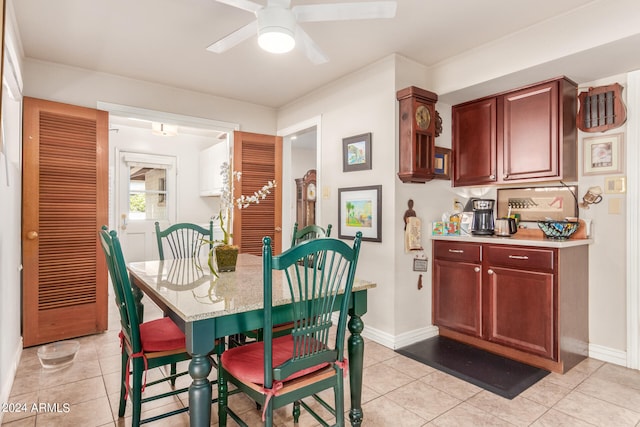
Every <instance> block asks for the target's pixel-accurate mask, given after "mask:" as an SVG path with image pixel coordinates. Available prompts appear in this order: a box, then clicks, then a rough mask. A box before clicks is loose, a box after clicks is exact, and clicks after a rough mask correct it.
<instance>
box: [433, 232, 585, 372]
mask: <svg viewBox="0 0 640 427" xmlns="http://www.w3.org/2000/svg"><path fill="white" fill-rule="evenodd" d="M433 249H434V252H433V253H434V255H433V323H434V325H437V326H439V328H440V334H441V335H444V336H448V337H450V338H454V339H457V340H459V341H463V342H466V343H468V344H472V345H475V346H477V347H481V348H484V349H486V350H489V351H492V352H494V353H498V354H501V355H504V356H506V357H510V358H513V359H516V360H519V361H521V362H524V363H529V364H531V365H535V366H539V367H541V368H545V369H549V370H552V371H555V372H565V371H566V370H568V369H570V368H571V367H573V366H574V365H575V364H577V363H578V362H579V361H580V360H582V359H584V358H585V357H586V356H587V343H588V268H587V262H588V246H586V245H584V246H572V247H567V248H545V247H542V248H541V247H528V246H516V245H503V244H488V243H482V244H480V243H466V242H455V241H439V240H436V241H434V247H433Z"/></svg>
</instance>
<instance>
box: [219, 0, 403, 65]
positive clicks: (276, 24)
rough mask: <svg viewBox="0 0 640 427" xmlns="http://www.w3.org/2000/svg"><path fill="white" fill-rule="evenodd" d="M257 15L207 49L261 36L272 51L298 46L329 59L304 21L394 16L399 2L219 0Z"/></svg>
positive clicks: (262, 44)
mask: <svg viewBox="0 0 640 427" xmlns="http://www.w3.org/2000/svg"><path fill="white" fill-rule="evenodd" d="M216 1H218V2H219V3H224V4H226V5H229V6H233V7H237V8H239V9H242V10H246V11H248V12H253V13H254V14H255V15H256V20H254V21H252V22H250V23H249V24H247V25H245V26H244V27H242V28H240V29H238V30H236V31H234V32H232V33H231V34H229V35H228V36H226V37H223V38H222V39H220V40H218V41H217V42H215V43H213V44H212V45H211V46H209V47H208V48H207V50H208V51H211V52H215V53H222V52H225V51H226V50H228V49H231V48H232V47H234V46H236V45H237V44H239V43H240V42H242V41H244V40H246V39H248V38H249V37H252V36H254V35H256V34H257V35H258V44H259V45H260V47H262V48H263V49H264V50H266V51H268V52H272V53H285V52H289V51H290V50H291V49H293V48H294V47H295V46H298V47H299V48H301V49H302V50H303V51H304V53H305V55H306V56H307V57H308V58H309V59H310V60H311V61H312V62H313V63H315V64H322V63H324V62H327V61H328V60H329V59H328V58H327V56H326V55H325V54H324V53H323V52H322V50H321V49H320V48H319V47H318V45H317V44H316V43H315V42H314V41H313V40H312V39H311V37H309V35H308V34H307V33H306V32H305V31H304V30H303V29H302V27H301V26H300V25H299V23H300V22H320V21H344V20H357V19H381V18H393V17H394V16H395V14H396V2H395V1H369V2H360V3H355V2H351V3H333V4H311V5H300V6H294V7H291V0H268V1H267V5H266V6H263V5H261V4H258V3H255V2H253V1H251V0H216Z"/></svg>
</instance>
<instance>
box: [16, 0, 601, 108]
mask: <svg viewBox="0 0 640 427" xmlns="http://www.w3.org/2000/svg"><path fill="white" fill-rule="evenodd" d="M255 1H256V2H257V3H261V4H264V3H266V0H255ZM350 1H362V0H350ZM592 1H593V0H519V1H514V0H482V1H480V0H398V9H397V15H396V18H394V19H389V20H371V21H350V22H322V23H304V24H301V25H302V26H303V28H304V29H305V31H306V32H307V33H308V34H309V35H310V36H311V37H312V38H313V39H314V41H315V42H316V43H317V45H318V46H319V47H320V48H321V49H322V50H323V51H324V53H325V54H326V55H327V56H328V57H329V62H328V63H325V64H322V65H313V64H312V63H311V62H310V61H309V60H308V59H307V58H306V57H305V56H304V55H303V54H302V52H300V51H298V50H294V51H293V52H291V53H289V54H284V55H274V54H269V53H266V52H264V51H262V50H260V48H259V47H258V46H257V40H256V37H252V38H250V39H249V40H247V41H245V42H243V43H241V44H240V45H238V46H236V47H234V48H232V49H231V50H229V51H227V52H225V53H222V54H215V53H211V52H208V51H207V50H206V48H207V46H209V45H210V44H211V43H213V42H214V41H216V40H218V39H220V38H222V37H224V36H225V35H227V34H229V33H231V32H232V31H234V30H236V29H237V28H239V27H241V26H243V25H245V24H247V23H248V22H250V21H251V20H253V19H255V17H254V16H253V14H251V13H249V12H246V11H243V10H240V9H236V8H233V7H230V6H227V5H224V4H221V3H218V2H216V1H215V0H133V1H132V0H89V1H87V0H55V1H52V0H14V9H15V13H16V20H17V24H18V29H19V34H20V38H21V41H22V46H23V50H24V52H23V53H24V56H25V57H26V58H31V59H36V60H43V61H50V62H55V63H60V64H67V65H70V66H74V67H80V68H85V69H89V70H96V71H101V72H106V73H112V74H117V75H121V76H126V77H130V78H134V79H141V80H146V81H151V82H156V83H161V84H165V85H169V86H174V87H179V88H185V89H189V90H194V91H198V92H204V93H208V94H212V95H218V96H223V97H227V98H233V99H238V100H243V101H248V102H253V103H256V104H261V105H266V106H270V107H280V106H282V105H285V104H287V103H288V102H291V101H293V100H295V99H297V98H298V97H300V96H302V95H304V94H306V93H309V92H311V91H313V90H314V89H316V88H318V87H321V86H323V85H325V84H327V83H329V82H331V81H332V80H334V79H336V78H339V77H341V76H343V75H346V74H348V73H350V72H352V71H354V70H357V69H360V68H362V67H364V66H366V65H368V64H371V63H373V62H375V61H377V60H379V59H381V58H384V57H386V56H388V55H390V54H392V53H398V54H401V55H402V56H405V57H408V58H411V59H413V60H415V61H417V62H418V63H421V64H423V65H425V66H433V65H435V64H438V63H441V62H442V61H446V60H447V59H448V58H451V57H453V56H455V55H459V54H461V53H463V52H466V51H469V50H471V49H474V48H476V47H478V46H480V45H484V44H487V43H491V42H493V41H496V40H498V39H501V38H503V37H505V36H507V35H509V34H511V33H514V32H517V31H519V30H521V29H523V28H526V27H529V26H532V25H535V24H538V23H540V22H543V21H545V20H548V19H551V18H553V17H555V16H557V15H559V14H564V13H567V12H568V11H570V10H572V9H574V8H579V7H581V6H583V5H585V4H588V3H591V2H592ZM332 2H339V0H332ZM314 3H330V2H326V1H322V0H293V4H294V5H300V4H314Z"/></svg>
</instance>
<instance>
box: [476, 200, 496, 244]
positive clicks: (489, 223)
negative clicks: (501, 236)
mask: <svg viewBox="0 0 640 427" xmlns="http://www.w3.org/2000/svg"><path fill="white" fill-rule="evenodd" d="M494 204H495V200H492V199H474V200H473V201H472V208H473V222H472V224H471V234H477V235H480V236H486V235H492V234H493V229H494V221H493V205H494Z"/></svg>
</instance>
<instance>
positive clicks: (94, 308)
mask: <svg viewBox="0 0 640 427" xmlns="http://www.w3.org/2000/svg"><path fill="white" fill-rule="evenodd" d="M108 157H109V156H108V113H107V112H105V111H99V110H93V109H90V108H84V107H77V106H72V105H67V104H60V103H56V102H50V101H44V100H39V99H34V98H26V97H25V98H24V104H23V172H22V174H23V176H22V264H23V268H24V270H23V276H22V283H23V298H22V299H23V306H22V319H23V321H22V334H23V341H24V346H25V347H29V346H33V345H37V344H41V343H45V342H51V341H57V340H61V339H67V338H72V337H78V336H82V335H88V334H91V333H96V332H100V331H104V330H106V329H107V299H108V290H107V286H108V282H107V267H106V262H105V258H104V254H102V252H101V249H100V247H99V245H98V228H99V227H100V226H101V225H103V224H107V223H108V162H109V160H108Z"/></svg>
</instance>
